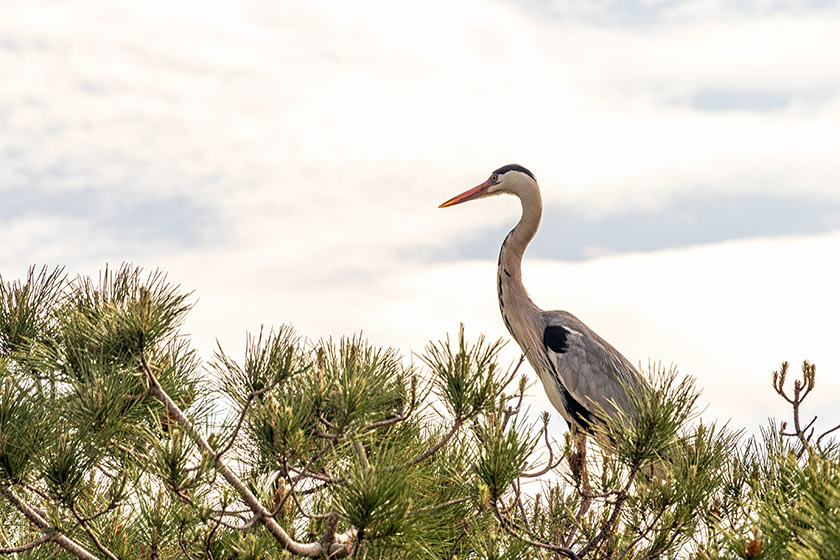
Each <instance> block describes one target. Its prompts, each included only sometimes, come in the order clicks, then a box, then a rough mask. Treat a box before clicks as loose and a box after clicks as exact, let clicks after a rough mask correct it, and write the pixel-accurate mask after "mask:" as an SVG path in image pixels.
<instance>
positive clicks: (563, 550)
mask: <svg viewBox="0 0 840 560" xmlns="http://www.w3.org/2000/svg"><path fill="white" fill-rule="evenodd" d="M493 511H494V513H495V514H496V519H498V520H499V524H500V525H501V526H502V529H504V530H505V531H507V533H508V534H509V535H510V536H512V537H514V538H516V539H518V540H520V541H522V542H524V543H525V544H527V545H529V546H534V547H537V548H542V549H544V550H550V551H551V552H556V553H558V554H563V555H564V556H565V557H566V558H570V559H571V560H581V558H582V556H581V555H579V554H577V553H576V552H575V551H574V550H572V549H571V548H567V547H565V546H560V545H556V544H550V543H546V542H541V541H536V540H533V539H532V538H530V537H528V536H525V535H523V534H521V533H520V532H518V531H517V529H518V528H519V527H517V525H516V523H514V522H513V521H511V520H509V519H508V518H507V517H506V516H504V515H502V513H501V512H500V511H499V508H498V506H497V505H496V504H495V503H494V504H493Z"/></svg>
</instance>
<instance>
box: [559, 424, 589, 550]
mask: <svg viewBox="0 0 840 560" xmlns="http://www.w3.org/2000/svg"><path fill="white" fill-rule="evenodd" d="M569 428H570V434H571V438H572V450H571V452H570V453H569V456H568V458H567V459H568V461H569V468H570V469H571V471H572V477H573V479H574V480H575V481H576V482H577V484H578V491H579V492H580V493H581V494H582V495H583V500H582V501H581V503H580V507H579V508H578V511H577V518H578V519H581V518H582V517H583V516H584V515H586V512H587V511H589V508H590V507H591V506H592V498H591V497H590V496H591V494H592V487H591V486H590V485H589V470H588V469H587V468H586V433H585V432H583V431H582V430H579V429H577V428H575V427H572V426H570V427H569ZM576 533H577V529H576V528H575V527H572V530H571V531H569V533H568V534H567V535H566V539H565V541H564V543H563V546H571V543H572V541H573V540H574V537H575V535H576Z"/></svg>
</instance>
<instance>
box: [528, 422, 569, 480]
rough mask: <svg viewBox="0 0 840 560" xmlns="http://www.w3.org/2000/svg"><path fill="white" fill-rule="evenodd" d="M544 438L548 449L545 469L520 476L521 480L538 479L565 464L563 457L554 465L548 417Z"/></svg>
mask: <svg viewBox="0 0 840 560" xmlns="http://www.w3.org/2000/svg"><path fill="white" fill-rule="evenodd" d="M543 437H544V438H545V446H546V447H547V448H548V461H547V462H546V465H545V468H544V469H542V470H539V471H537V472H532V473H522V474H521V475H519V476H520V478H536V477H538V476H542V475H544V474H545V473H547V472H549V471H552V470H554V469H555V468H557V466H558V465H559V464H560V463H561V462H563V457H560V458H559V459H557V462H556V463H553V464H552V461H554V449H553V448H552V447H551V443H550V442H549V441H548V420H547V416H546V420H545V421H544V422H543Z"/></svg>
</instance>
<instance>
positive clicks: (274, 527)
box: [140, 351, 353, 558]
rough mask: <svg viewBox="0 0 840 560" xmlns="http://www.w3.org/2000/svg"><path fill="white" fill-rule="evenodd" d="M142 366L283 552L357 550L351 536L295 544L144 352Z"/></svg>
mask: <svg viewBox="0 0 840 560" xmlns="http://www.w3.org/2000/svg"><path fill="white" fill-rule="evenodd" d="M140 363H141V365H142V367H143V372H144V373H145V374H146V380H147V382H148V384H149V389H150V390H151V391H152V393H153V394H154V395H155V397H157V398H158V399H159V400H160V401H161V402H163V404H164V406H165V407H166V410H167V412H168V413H169V414H171V415H172V417H173V418H174V419H175V420H176V421H177V422H178V424H180V425H181V427H182V428H183V429H184V431H185V432H186V433H187V434H188V435H189V436H190V438H191V439H192V440H193V441H194V442H195V444H196V445H197V446H198V448H199V449H200V450H201V451H202V452H203V453H204V454H205V456H207V457H208V458H209V459H210V461H211V463H212V464H213V466H214V467H215V468H216V469H217V470H218V471H219V473H220V474H221V475H222V477H223V478H224V479H225V480H226V481H227V483H228V484H230V485H231V486H232V487H233V488H234V489H235V490H236V491H237V492H238V493H239V495H240V497H241V498H242V501H243V502H244V503H245V504H246V505H247V506H248V507H249V508H250V509H251V511H252V512H253V513H254V515H255V516H257V517H258V518H259V522H260V523H261V524H262V525H264V526H265V528H266V529H267V530H268V532H269V533H271V535H272V536H273V537H274V538H275V539H276V540H277V542H278V543H280V545H281V546H283V548H285V549H286V550H288V551H289V552H291V553H292V554H296V555H298V556H308V557H313V558H314V557H322V556H325V555H326V556H334V557H337V558H343V557H345V556H348V555H349V554H350V553H351V552H352V550H353V547H352V545H351V544H350V540H351V538H352V537H349V536H348V535H336V538H335V540H334V541H333V542H330V543H324V542H320V541H319V542H314V543H300V542H297V541H295V540H294V539H293V538H292V537H291V536H289V534H288V533H287V532H286V531H285V530H284V529H283V527H281V526H280V524H279V523H277V521H276V520H275V519H274V518H273V517H271V514H270V512H269V511H268V510H267V509H266V508H265V506H263V505H262V503H260V501H259V499H258V498H257V497H256V496H255V495H254V494H253V493H252V492H251V491H250V490H249V489H248V487H247V486H246V485H245V484H244V483H243V482H242V481H241V480H240V479H239V477H238V476H236V474H235V473H234V472H233V471H232V470H231V469H230V467H228V466H227V464H225V463H224V462H223V461H222V459H221V457H219V456H218V454H217V453H216V452H215V451H214V450H213V448H212V447H211V446H210V444H208V443H207V440H205V439H204V437H203V436H202V435H201V434H200V433H199V432H198V430H197V429H196V427H195V426H194V425H193V423H192V422H190V420H189V418H187V416H186V415H185V414H184V412H183V411H182V410H181V409H180V408H179V407H178V405H177V404H175V401H173V400H172V398H171V397H170V396H169V395H168V394H167V393H166V391H164V390H163V387H162V386H161V385H160V382H159V381H158V380H157V377H155V375H154V373H153V372H152V369H151V367H149V363H148V361H147V360H146V355H145V353H144V352H142V351H141V352H140Z"/></svg>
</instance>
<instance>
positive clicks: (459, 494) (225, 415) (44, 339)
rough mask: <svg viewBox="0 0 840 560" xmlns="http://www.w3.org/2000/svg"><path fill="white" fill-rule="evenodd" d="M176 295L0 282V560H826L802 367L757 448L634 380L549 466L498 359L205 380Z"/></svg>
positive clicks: (833, 509) (322, 352)
mask: <svg viewBox="0 0 840 560" xmlns="http://www.w3.org/2000/svg"><path fill="white" fill-rule="evenodd" d="M189 298H190V295H189V294H184V293H182V292H181V291H180V289H178V287H177V286H173V285H172V284H170V283H169V282H168V281H167V279H166V277H165V276H164V275H163V274H161V273H160V272H153V273H151V274H143V273H142V271H141V270H139V269H137V268H134V267H130V266H122V267H119V268H117V269H114V270H106V271H105V272H104V273H103V274H102V275H101V276H100V277H99V279H98V281H97V282H94V281H93V280H92V279H90V278H78V279H75V280H68V279H67V278H66V277H65V276H64V274H63V272H62V271H61V269H55V270H53V271H48V270H47V269H42V270H41V271H39V272H36V271H35V269H30V270H29V272H28V274H27V276H26V278H25V279H24V280H23V281H13V282H4V281H2V280H0V518H2V519H3V520H4V523H3V524H0V554H11V553H14V554H16V556H15V557H17V558H21V559H27V560H31V559H40V558H58V559H68V558H88V559H89V558H109V559H110V558H120V559H128V560H135V559H136V560H140V559H144V560H145V559H150V558H157V559H170V558H171V559H180V558H186V559H190V558H192V559H199V558H201V559H211V558H237V559H245V558H252V559H262V560H270V559H280V558H283V559H285V558H292V557H293V556H295V557H305V556H309V557H328V556H332V557H336V558H339V557H345V556H349V555H352V556H355V557H359V558H365V559H376V558H383V559H385V558H387V559H392V558H400V559H412V558H471V559H485V558H486V559H549V558H550V559H554V558H578V559H583V558H586V559H642V558H696V559H698V560H699V559H701V558H704V559H712V558H726V559H729V558H733V559H734V558H753V559H757V558H767V559H769V558H793V559H803V560H811V559H823V558H825V559H828V558H838V557H840V515H839V514H838V512H840V472H839V471H840V447H838V445H837V444H836V443H835V442H834V440H833V439H832V437H831V434H832V433H833V432H834V430H835V429H837V428H832V429H829V430H826V431H825V432H824V433H822V434H821V435H820V436H819V437H815V434H814V429H813V422H812V423H810V424H807V425H804V426H803V425H801V424H800V418H801V417H802V402H803V400H804V399H805V397H806V396H807V395H808V394H809V393H810V392H811V391H812V390H813V389H814V386H815V381H814V380H815V375H816V374H815V371H816V370H815V368H814V366H813V365H811V364H809V363H807V362H806V363H805V364H803V368H802V377H801V379H797V380H795V381H794V384H793V385H794V386H793V392H792V393H791V394H789V393H788V392H787V382H788V378H789V377H790V375H789V372H788V366H787V364H784V365H783V366H782V368H781V369H780V370H779V371H778V372H775V373H774V376H773V379H772V386H773V388H774V390H775V391H776V392H777V393H778V394H779V395H780V396H781V397H783V398H784V399H785V400H786V401H787V402H788V403H790V405H791V406H792V407H793V412H794V414H793V418H794V421H793V423H792V425H791V426H790V427H788V426H787V424H783V425H782V426H781V427H777V426H775V425H772V424H771V426H770V427H769V428H768V429H767V430H765V431H764V433H763V437H762V438H753V439H751V440H747V441H744V438H742V437H741V435H740V433H739V432H733V431H731V430H729V429H728V428H727V427H725V426H724V427H720V426H716V425H714V424H709V423H707V422H704V421H700V420H699V419H698V414H697V411H696V409H695V404H696V401H697V395H698V392H697V390H696V389H695V387H694V383H693V380H691V378H688V377H684V376H680V375H678V373H677V372H676V370H675V369H673V368H671V369H669V370H663V369H662V368H659V367H652V368H649V369H651V370H652V371H650V372H649V375H648V376H647V377H648V379H649V382H648V383H647V384H645V385H642V386H640V387H635V388H633V389H634V391H633V392H632V395H631V397H632V403H633V408H634V409H635V410H634V413H632V414H628V415H626V416H623V417H618V418H614V419H610V420H608V421H607V422H606V423H605V424H603V425H601V426H599V427H598V433H597V434H596V437H594V438H591V439H587V438H584V437H582V436H581V435H580V434H570V433H566V434H564V436H563V439H562V441H561V442H560V444H559V445H558V443H557V442H555V441H553V439H552V437H551V433H552V432H551V424H550V421H549V418H550V417H551V415H550V414H543V415H541V416H540V417H538V418H537V419H535V418H533V417H532V416H531V415H530V414H529V413H528V411H527V408H526V407H523V402H524V399H525V397H526V393H527V392H528V391H529V386H528V384H527V381H526V379H525V378H524V377H523V378H522V379H521V380H520V381H519V382H518V383H514V379H515V377H516V375H517V372H516V368H513V369H511V368H505V367H501V366H500V365H499V364H498V354H499V350H500V349H501V347H502V342H501V341H498V342H493V343H488V342H487V341H485V340H484V338H483V337H480V336H479V337H478V338H477V341H476V342H475V343H474V344H470V343H469V342H468V340H467V337H466V335H465V331H464V328H463V326H461V328H460V330H459V331H458V333H457V337H456V338H455V339H454V340H450V338H449V337H447V338H446V339H445V340H444V341H441V342H436V343H430V344H429V345H428V346H427V347H426V350H425V352H424V353H423V355H422V356H420V365H419V366H415V365H413V364H412V363H411V362H409V361H407V360H406V359H404V358H403V356H401V355H400V354H399V353H398V352H396V351H395V350H393V349H381V348H377V347H375V346H372V345H371V344H369V343H368V342H367V341H366V340H364V339H363V338H361V337H360V336H355V337H349V338H342V339H340V340H338V341H332V340H325V341H318V342H311V341H308V340H306V339H303V338H301V337H300V336H298V335H297V334H296V333H295V332H294V330H293V329H292V328H291V327H288V326H283V327H280V328H279V329H277V330H265V329H261V330H260V331H259V333H258V334H257V335H256V336H250V335H248V336H247V338H246V342H245V347H244V351H243V352H242V357H241V358H239V359H237V358H236V357H234V356H233V355H231V354H230V353H226V352H225V351H224V350H222V349H221V348H219V349H218V351H217V352H216V353H215V355H214V356H213V357H212V359H211V361H210V362H209V363H208V364H204V363H202V362H201V360H200V359H199V358H198V357H197V356H196V354H195V352H194V351H193V350H192V349H191V348H190V345H189V341H188V340H186V339H185V338H184V337H182V336H181V335H180V334H179V329H180V327H181V326H182V325H183V322H184V319H185V317H186V314H187V313H188V311H189V309H190V303H189ZM552 414H553V413H552ZM603 416H604V417H608V415H606V414H604V415H603ZM529 471H530V472H529Z"/></svg>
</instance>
